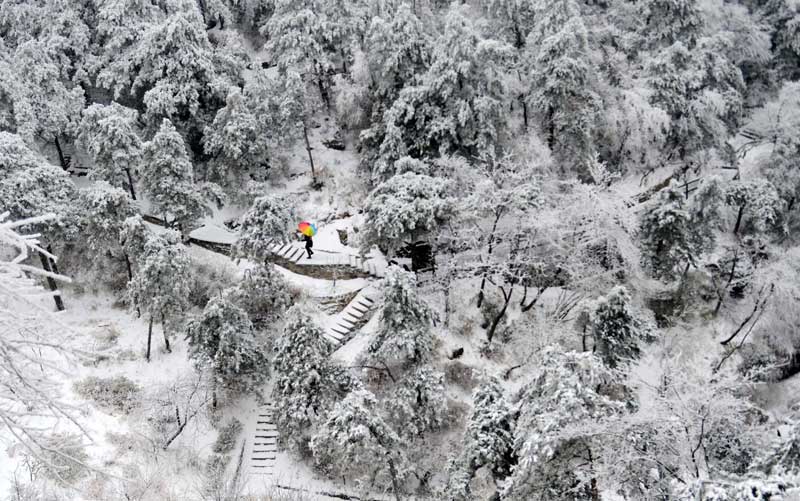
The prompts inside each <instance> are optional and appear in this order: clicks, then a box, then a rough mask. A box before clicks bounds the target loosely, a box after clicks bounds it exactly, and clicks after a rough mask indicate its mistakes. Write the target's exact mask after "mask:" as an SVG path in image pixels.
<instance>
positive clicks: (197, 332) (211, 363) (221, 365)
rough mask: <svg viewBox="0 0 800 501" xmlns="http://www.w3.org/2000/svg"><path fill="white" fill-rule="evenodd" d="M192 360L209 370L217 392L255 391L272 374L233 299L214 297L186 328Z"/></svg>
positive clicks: (248, 320)
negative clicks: (221, 389)
mask: <svg viewBox="0 0 800 501" xmlns="http://www.w3.org/2000/svg"><path fill="white" fill-rule="evenodd" d="M186 340H187V341H188V343H189V358H191V359H192V360H193V361H194V363H195V365H196V366H197V368H198V369H202V370H209V371H210V372H211V374H212V377H213V381H214V388H215V395H214V397H215V398H214V403H215V404H216V389H217V388H224V389H226V390H231V391H254V390H257V389H258V387H259V386H260V385H261V384H262V383H263V382H264V380H265V379H266V378H267V375H268V373H269V363H268V358H267V355H266V352H265V350H264V349H263V347H262V346H261V344H260V342H259V340H258V337H257V333H256V331H255V329H254V328H253V324H252V323H251V322H250V319H249V318H248V316H247V312H246V311H244V310H243V309H242V308H240V307H239V306H237V305H235V304H234V303H233V302H232V301H231V298H229V297H225V296H221V297H218V296H215V297H213V298H211V300H210V301H209V302H208V304H206V307H205V308H204V309H203V313H202V314H201V315H200V316H199V317H198V318H195V319H193V320H190V321H189V322H188V324H187V326H186Z"/></svg>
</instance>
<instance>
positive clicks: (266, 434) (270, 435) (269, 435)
mask: <svg viewBox="0 0 800 501" xmlns="http://www.w3.org/2000/svg"><path fill="white" fill-rule="evenodd" d="M277 437H278V432H277V431H274V430H273V431H259V432H256V434H255V438H277Z"/></svg>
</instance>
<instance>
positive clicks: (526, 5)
mask: <svg viewBox="0 0 800 501" xmlns="http://www.w3.org/2000/svg"><path fill="white" fill-rule="evenodd" d="M480 3H481V6H482V7H483V8H484V9H486V12H487V13H488V14H489V15H490V16H491V17H492V18H493V19H494V21H495V23H497V25H498V27H499V28H500V30H501V33H502V35H503V37H504V38H505V40H506V41H507V42H508V43H510V44H513V45H514V47H515V48H517V49H521V48H522V47H524V46H525V40H526V39H527V38H528V33H530V31H531V30H532V29H533V26H534V20H535V19H536V17H537V16H536V14H537V8H536V7H537V5H536V2H532V1H531V0H481V2H480Z"/></svg>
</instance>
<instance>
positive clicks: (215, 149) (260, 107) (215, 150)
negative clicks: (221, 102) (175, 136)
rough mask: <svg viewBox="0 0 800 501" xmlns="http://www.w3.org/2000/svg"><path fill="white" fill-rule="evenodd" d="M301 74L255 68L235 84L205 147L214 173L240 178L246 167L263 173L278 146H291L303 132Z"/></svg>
mask: <svg viewBox="0 0 800 501" xmlns="http://www.w3.org/2000/svg"><path fill="white" fill-rule="evenodd" d="M299 78H300V77H299V76H298V75H297V74H296V73H291V72H290V73H289V74H287V75H286V77H285V78H280V79H278V78H272V77H270V76H268V75H267V74H266V72H257V73H256V74H255V75H254V77H253V78H252V79H250V80H248V81H247V83H245V86H244V89H243V90H240V89H239V88H238V87H232V88H231V89H230V90H229V91H228V96H227V98H226V103H225V106H224V107H223V108H221V109H220V110H219V111H217V114H216V116H215V117H214V121H213V123H212V124H211V125H209V126H208V127H206V129H205V134H204V136H203V147H204V150H205V152H206V154H208V155H211V156H212V158H214V159H215V160H214V161H215V162H216V167H214V169H215V176H216V177H219V178H220V179H221V180H224V181H227V182H233V181H237V180H238V181H241V179H242V178H243V177H245V174H247V173H257V174H261V177H264V173H265V171H266V170H267V169H268V168H269V165H270V161H271V160H274V158H272V155H273V154H274V151H275V150H277V149H278V148H289V147H290V146H291V144H292V143H293V142H294V141H295V140H297V139H298V137H299V135H300V127H299V122H300V121H302V118H303V117H302V116H298V113H300V112H302V110H303V108H302V103H300V102H298V101H299V100H302V99H303V95H302V94H298V92H297V88H298V85H297V84H298V81H299Z"/></svg>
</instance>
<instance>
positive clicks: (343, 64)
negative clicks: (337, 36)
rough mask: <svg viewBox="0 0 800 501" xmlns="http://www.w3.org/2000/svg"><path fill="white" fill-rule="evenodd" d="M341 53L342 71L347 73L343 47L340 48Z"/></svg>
mask: <svg viewBox="0 0 800 501" xmlns="http://www.w3.org/2000/svg"><path fill="white" fill-rule="evenodd" d="M341 54H342V72H344V74H345V75H347V56H346V55H345V53H344V49H342V50H341Z"/></svg>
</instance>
